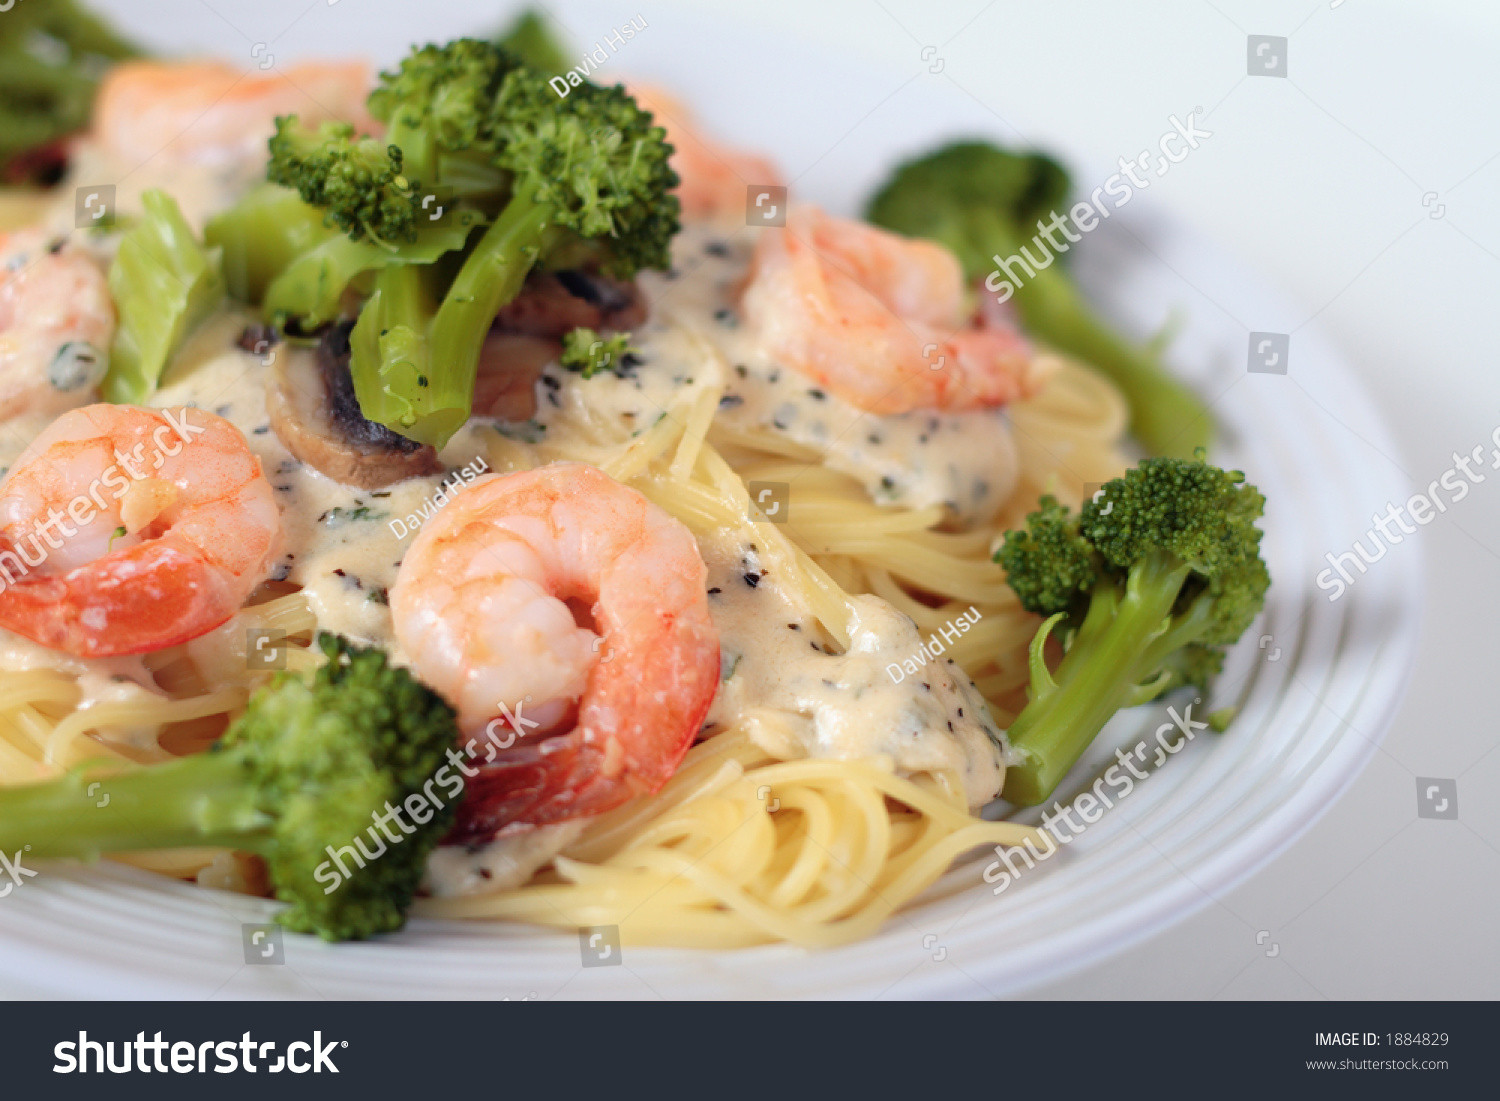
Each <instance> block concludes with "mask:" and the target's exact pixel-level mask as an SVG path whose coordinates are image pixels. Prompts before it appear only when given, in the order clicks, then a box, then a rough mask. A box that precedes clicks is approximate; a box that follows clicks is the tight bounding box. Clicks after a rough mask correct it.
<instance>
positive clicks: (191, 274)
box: [101, 189, 224, 403]
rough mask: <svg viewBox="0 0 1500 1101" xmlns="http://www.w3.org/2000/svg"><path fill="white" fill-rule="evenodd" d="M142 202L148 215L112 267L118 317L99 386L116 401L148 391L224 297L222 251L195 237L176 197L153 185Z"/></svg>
mask: <svg viewBox="0 0 1500 1101" xmlns="http://www.w3.org/2000/svg"><path fill="white" fill-rule="evenodd" d="M141 203H142V205H143V206H144V207H145V210H146V213H145V217H144V218H142V219H141V221H140V222H138V223H136V224H135V225H134V226H132V227H131V228H130V229H129V230H128V231H127V232H126V233H125V235H124V236H123V237H122V238H121V240H120V248H119V251H118V252H117V253H116V254H115V260H114V263H112V264H111V265H110V268H109V276H108V281H109V293H110V296H111V297H112V298H113V299H114V302H115V309H116V311H117V312H118V314H119V324H118V326H117V327H116V329H115V336H114V341H113V343H112V344H111V346H110V352H109V369H108V371H106V373H105V375H104V382H103V384H102V386H101V390H102V392H103V394H104V399H105V400H106V401H111V402H116V403H129V402H134V403H139V402H143V401H145V400H146V398H148V397H150V395H151V394H152V392H153V391H154V390H155V389H156V384H157V382H158V381H159V380H160V378H161V375H162V372H163V371H164V370H166V366H167V361H168V360H169V359H170V358H171V356H172V355H173V354H174V353H175V352H176V351H177V349H178V348H179V347H181V346H182V342H183V340H184V339H186V337H187V335H188V334H189V333H190V332H191V331H192V330H193V329H194V328H195V327H196V326H197V325H199V324H200V323H201V322H202V321H203V320H204V318H206V317H207V316H208V315H209V314H210V313H212V312H213V310H214V309H215V308H216V307H217V306H218V305H219V303H220V302H221V301H222V300H223V298H224V277H223V275H222V273H221V271H220V258H219V255H218V253H217V252H215V251H214V250H212V249H208V248H205V247H204V246H203V245H201V244H200V243H199V242H198V239H197V238H196V237H194V236H193V231H192V228H191V227H190V226H189V225H188V224H187V220H186V219H185V218H183V216H182V211H181V210H180V209H179V208H178V206H177V201H176V200H175V199H173V198H172V197H171V196H170V195H168V194H167V193H166V192H164V191H157V190H154V189H153V190H151V191H147V192H145V193H144V194H143V195H142V196H141Z"/></svg>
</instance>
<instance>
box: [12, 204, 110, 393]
mask: <svg viewBox="0 0 1500 1101" xmlns="http://www.w3.org/2000/svg"><path fill="white" fill-rule="evenodd" d="M114 331H115V307H114V303H113V302H112V301H111V300H110V297H109V285H108V283H107V282H106V281H105V277H104V269H103V268H102V267H100V266H99V264H98V263H97V262H96V261H95V260H94V259H93V257H91V256H90V255H89V254H88V253H86V252H84V251H83V250H82V249H79V248H77V247H76V246H75V245H73V244H72V243H71V242H70V241H68V239H67V238H66V237H61V236H56V235H54V234H50V233H48V232H47V231H46V230H44V229H41V228H30V229H20V230H16V231H15V232H14V233H6V234H3V235H0V422H3V421H6V420H9V419H10V418H11V417H15V416H19V415H20V414H22V413H42V414H48V415H53V416H55V415H56V414H58V413H62V412H65V411H66V410H69V409H72V408H75V407H77V406H79V405H83V404H84V403H86V402H89V401H91V400H93V398H94V391H95V387H96V386H97V385H98V383H99V379H100V378H101V377H103V375H104V367H105V363H106V357H107V356H108V354H109V342H110V340H111V338H112V337H113V336H114Z"/></svg>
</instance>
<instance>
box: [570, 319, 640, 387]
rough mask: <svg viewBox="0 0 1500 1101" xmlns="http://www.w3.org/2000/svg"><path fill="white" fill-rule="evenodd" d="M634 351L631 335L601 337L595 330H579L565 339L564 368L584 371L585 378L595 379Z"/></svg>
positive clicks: (619, 334)
mask: <svg viewBox="0 0 1500 1101" xmlns="http://www.w3.org/2000/svg"><path fill="white" fill-rule="evenodd" d="M632 351H634V349H632V348H631V346H630V334H629V333H616V334H615V335H614V336H600V335H599V334H598V333H596V332H595V331H594V330H593V329H584V328H578V329H574V330H573V331H572V332H570V333H568V334H567V335H566V336H564V337H563V350H562V355H561V356H560V357H559V360H558V362H560V363H561V364H562V365H563V366H564V367H567V368H569V369H571V370H574V371H582V372H583V377H584V378H593V377H594V376H595V375H597V374H598V373H599V372H600V371H604V370H608V369H609V368H610V367H611V366H613V365H614V364H617V363H619V362H620V360H622V359H624V358H625V357H626V356H627V355H629V354H630V353H631V352H632Z"/></svg>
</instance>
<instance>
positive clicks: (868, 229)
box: [743, 206, 1046, 414]
mask: <svg viewBox="0 0 1500 1101" xmlns="http://www.w3.org/2000/svg"><path fill="white" fill-rule="evenodd" d="M743 305H744V309H745V316H746V318H747V319H748V321H749V322H750V324H751V325H753V326H755V327H756V328H757V329H758V330H759V332H760V334H761V339H762V341H763V342H764V347H765V350H766V351H767V352H768V353H769V354H771V355H772V356H775V357H777V358H778V359H779V360H780V361H781V362H782V363H784V364H785V365H786V366H788V367H792V368H795V369H796V370H798V371H801V372H802V373H803V374H804V375H806V376H808V377H809V378H811V379H813V380H815V381H816V382H817V383H818V384H819V385H820V386H823V387H825V388H827V389H829V390H831V391H833V392H834V393H835V394H838V395H839V396H840V397H842V398H844V399H845V400H847V401H849V402H851V403H853V404H854V405H856V406H858V407H859V408H861V409H864V410H866V411H867V412H871V413H882V414H884V413H907V412H911V411H912V410H914V409H946V410H952V411H957V410H964V409H979V408H987V407H993V406H997V405H1004V404H1006V403H1008V402H1012V401H1015V400H1017V399H1019V398H1024V397H1027V396H1029V395H1031V394H1033V393H1035V392H1036V391H1037V389H1038V388H1039V387H1040V385H1041V383H1042V382H1043V381H1044V378H1045V371H1046V367H1045V364H1046V360H1045V359H1037V358H1034V357H1033V356H1032V354H1031V349H1030V347H1029V346H1028V345H1027V343H1026V341H1025V340H1024V339H1023V338H1022V336H1021V334H1020V333H1019V332H1017V331H1016V330H1015V329H1014V328H1012V327H1010V326H1008V325H1005V324H1004V323H1003V322H1002V321H1000V320H999V319H998V318H994V317H985V318H981V319H980V322H979V323H978V324H975V323H974V321H973V320H972V319H971V317H970V315H969V313H968V310H967V307H966V305H965V295H964V283H963V276H962V273H961V272H960V270H959V266H958V260H957V259H956V258H955V257H954V256H953V254H952V253H951V252H949V251H948V250H947V249H945V248H943V247H942V246H941V245H936V244H933V243H932V242H930V241H918V240H914V239H911V238H907V237H902V236H899V235H898V234H894V233H889V232H887V231H885V230H883V229H877V228H876V227H875V226H871V225H866V224H865V223H863V222H855V221H849V220H847V219H843V218H834V217H831V216H829V215H827V214H824V213H823V212H822V211H820V210H818V209H816V208H814V207H805V206H804V207H794V208H793V209H792V210H791V211H790V212H789V214H788V216H787V223H786V228H785V229H769V228H768V229H764V230H762V231H761V237H760V241H759V242H758V243H757V245H756V250H755V259H754V262H753V264H752V267H751V276H750V280H749V282H748V284H747V285H746V287H745V290H744V296H743Z"/></svg>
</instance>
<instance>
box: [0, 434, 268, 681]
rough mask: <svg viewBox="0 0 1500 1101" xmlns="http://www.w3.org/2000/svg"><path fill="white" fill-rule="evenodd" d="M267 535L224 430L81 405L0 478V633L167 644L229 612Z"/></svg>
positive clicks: (264, 553) (246, 590) (70, 641)
mask: <svg viewBox="0 0 1500 1101" xmlns="http://www.w3.org/2000/svg"><path fill="white" fill-rule="evenodd" d="M280 543H281V515H280V513H279V512H278V510H277V507H276V500H275V494H274V492H273V491H272V489H271V484H270V483H269V482H268V481H267V480H266V476H265V475H264V474H263V473H262V472H261V468H260V460H259V459H257V458H256V457H255V455H254V454H253V453H252V452H251V451H250V448H249V446H248V445H247V444H246V442H245V437H244V436H242V435H240V431H239V429H237V428H235V427H234V425H232V424H230V423H229V422H228V421H226V420H223V419H222V418H220V417H216V416H214V415H213V414H212V413H207V412H204V411H203V410H201V409H190V408H186V407H183V408H177V409H164V410H157V409H142V408H138V407H136V406H132V405H86V406H84V407H83V408H81V409H74V410H72V411H71V412H68V413H64V414H63V415H62V416H61V417H59V418H58V419H57V420H56V421H54V422H53V423H52V424H51V425H50V426H49V427H48V428H47V429H46V430H45V431H43V432H42V434H41V435H40V436H38V437H37V438H36V439H34V440H32V441H31V444H30V445H29V446H28V447H27V448H26V450H25V451H23V452H22V453H21V455H20V457H19V458H18V459H17V460H16V462H15V464H14V465H13V466H12V467H11V468H10V471H9V473H8V474H7V475H6V477H5V479H4V481H0V573H3V575H4V584H3V585H0V627H4V628H6V629H7V630H11V631H14V632H16V633H17V634H19V635H24V636H26V637H27V638H29V639H32V640H34V641H36V642H39V643H41V644H42V645H43V646H47V647H51V648H52V649H54V650H65V651H67V652H68V653H70V654H75V655H77V656H79V657H89V658H94V657H114V656H117V655H121V654H141V653H146V652H148V651H151V650H159V649H162V648H163V647H166V646H173V645H176V644H177V643H180V642H186V641H188V640H189V639H192V638H196V637H198V636H199V635H201V634H204V633H205V632H207V631H210V630H212V629H213V628H215V627H217V626H219V624H221V623H223V622H225V621H226V620H227V619H229V617H230V616H232V615H234V613H235V612H236V611H237V610H238V609H239V608H240V606H241V605H242V604H244V602H245V598H246V597H248V596H249V595H250V591H251V590H252V589H254V588H255V586H256V584H258V583H259V582H260V581H261V580H262V579H263V578H264V576H265V574H266V570H267V568H268V567H269V565H270V563H271V561H272V560H273V559H274V558H275V556H276V554H277V552H278V551H279V549H280Z"/></svg>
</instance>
